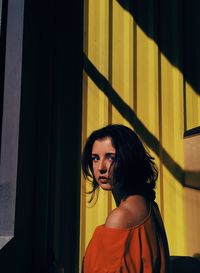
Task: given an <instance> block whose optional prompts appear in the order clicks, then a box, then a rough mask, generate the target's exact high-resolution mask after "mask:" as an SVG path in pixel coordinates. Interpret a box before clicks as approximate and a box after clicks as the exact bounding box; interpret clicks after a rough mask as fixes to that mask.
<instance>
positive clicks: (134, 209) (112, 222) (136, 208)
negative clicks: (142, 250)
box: [105, 197, 150, 228]
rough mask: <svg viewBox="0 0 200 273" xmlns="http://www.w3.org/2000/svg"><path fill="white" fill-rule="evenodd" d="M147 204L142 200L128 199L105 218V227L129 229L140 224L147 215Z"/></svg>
mask: <svg viewBox="0 0 200 273" xmlns="http://www.w3.org/2000/svg"><path fill="white" fill-rule="evenodd" d="M149 210H150V208H149V203H148V202H146V201H145V199H143V198H135V197H134V198H128V199H127V200H125V201H124V202H122V203H121V204H120V206H119V207H118V208H116V209H114V210H113V211H112V212H111V213H110V214H109V215H108V217H107V219H106V222H105V226H107V227H111V228H130V227H134V226H137V225H139V224H141V223H142V222H143V221H144V220H145V219H146V218H147V217H148V215H149Z"/></svg>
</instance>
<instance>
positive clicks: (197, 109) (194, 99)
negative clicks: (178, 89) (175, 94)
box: [185, 83, 200, 130]
mask: <svg viewBox="0 0 200 273" xmlns="http://www.w3.org/2000/svg"><path fill="white" fill-rule="evenodd" d="M185 89H186V121H187V123H186V127H187V128H186V129H187V130H189V129H192V128H194V127H197V126H200V96H199V95H198V94H197V93H196V92H195V91H194V90H193V88H192V87H191V86H190V85H189V84H188V83H186V87H185Z"/></svg>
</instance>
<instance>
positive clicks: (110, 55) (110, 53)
mask: <svg viewBox="0 0 200 273" xmlns="http://www.w3.org/2000/svg"><path fill="white" fill-rule="evenodd" d="M108 8H109V15H108V16H109V21H108V22H109V26H108V27H109V32H108V58H109V60H108V81H109V82H110V85H111V86H112V73H113V68H112V66H113V63H112V62H113V0H110V1H109V7H108ZM111 123H112V103H111V102H110V101H108V124H111ZM111 210H112V195H111V193H108V213H109V212H110V211H111Z"/></svg>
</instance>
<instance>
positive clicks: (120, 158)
mask: <svg viewBox="0 0 200 273" xmlns="http://www.w3.org/2000/svg"><path fill="white" fill-rule="evenodd" d="M107 137H109V138H111V142H112V145H113V147H114V148H115V149H116V157H115V160H114V162H113V175H112V178H111V183H112V186H113V189H115V190H117V191H119V192H120V193H121V195H122V196H123V197H127V196H129V195H132V194H140V195H143V196H144V197H146V198H148V199H150V200H154V199H155V191H154V189H155V184H156V179H157V177H158V171H157V168H156V165H155V163H154V158H153V157H151V155H150V154H149V153H148V152H147V150H146V149H145V148H144V146H143V144H142V142H141V141H140V139H139V137H138V136H137V135H136V133H135V132H134V131H133V130H131V129H130V128H128V127H126V126H124V125H118V124H113V125H108V126H106V127H103V128H101V129H99V130H96V131H94V132H93V133H92V134H91V135H90V136H89V137H88V139H87V141H86V144H85V147H84V149H83V153H82V170H83V174H84V177H85V178H87V179H88V180H89V181H90V182H91V183H92V190H91V191H90V192H89V193H90V194H92V197H91V200H92V199H93V197H94V194H95V190H96V189H97V188H98V183H97V181H96V180H95V177H94V175H93V167H92V147H93V144H94V142H95V140H97V139H103V138H107ZM91 200H90V201H91ZM90 201H89V202H90Z"/></svg>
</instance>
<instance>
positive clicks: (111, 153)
mask: <svg viewBox="0 0 200 273" xmlns="http://www.w3.org/2000/svg"><path fill="white" fill-rule="evenodd" d="M92 155H99V154H95V153H92ZM106 155H116V153H114V152H110V153H106Z"/></svg>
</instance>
